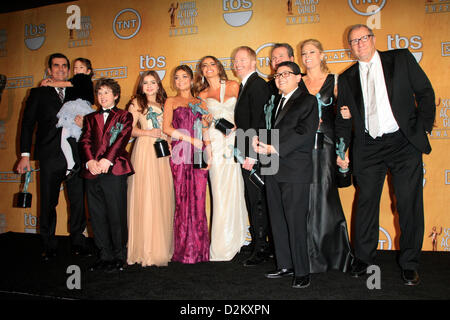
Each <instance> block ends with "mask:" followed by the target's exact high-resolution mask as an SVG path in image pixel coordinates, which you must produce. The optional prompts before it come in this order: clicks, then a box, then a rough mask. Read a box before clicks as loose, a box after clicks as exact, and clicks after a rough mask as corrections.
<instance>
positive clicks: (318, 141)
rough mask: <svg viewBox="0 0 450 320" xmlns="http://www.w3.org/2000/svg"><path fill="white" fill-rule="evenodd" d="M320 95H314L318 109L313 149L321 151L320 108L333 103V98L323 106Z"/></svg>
mask: <svg viewBox="0 0 450 320" xmlns="http://www.w3.org/2000/svg"><path fill="white" fill-rule="evenodd" d="M320 98H321V95H320V93H317V94H316V99H317V105H318V107H319V128H318V129H317V131H316V138H315V140H314V149H323V132H322V130H321V124H322V123H321V122H320V119H322V106H324V107H328V106H329V105H331V103H332V102H333V97H331V98H330V102H328V103H327V104H325V103H324V102H323V101H322V100H321V99H320Z"/></svg>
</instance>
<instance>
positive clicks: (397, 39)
mask: <svg viewBox="0 0 450 320" xmlns="http://www.w3.org/2000/svg"><path fill="white" fill-rule="evenodd" d="M387 37H388V38H387V45H388V50H393V49H405V48H409V49H412V50H418V49H421V48H422V42H421V40H422V38H421V37H420V36H412V37H411V38H407V37H401V36H400V35H398V34H396V35H394V36H391V35H390V34H388V36H387ZM411 53H412V54H413V55H414V58H416V60H417V63H419V62H420V60H422V54H423V52H422V51H419V52H411Z"/></svg>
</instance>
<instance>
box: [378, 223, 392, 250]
mask: <svg viewBox="0 0 450 320" xmlns="http://www.w3.org/2000/svg"><path fill="white" fill-rule="evenodd" d="M378 249H379V250H391V249H392V238H391V236H390V235H389V232H387V231H386V229H384V228H382V227H380V235H379V239H378Z"/></svg>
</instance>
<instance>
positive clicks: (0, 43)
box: [0, 29, 8, 57]
mask: <svg viewBox="0 0 450 320" xmlns="http://www.w3.org/2000/svg"><path fill="white" fill-rule="evenodd" d="M6 40H8V37H7V33H6V30H5V29H0V57H6V54H7V50H6Z"/></svg>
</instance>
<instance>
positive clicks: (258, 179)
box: [230, 146, 264, 189]
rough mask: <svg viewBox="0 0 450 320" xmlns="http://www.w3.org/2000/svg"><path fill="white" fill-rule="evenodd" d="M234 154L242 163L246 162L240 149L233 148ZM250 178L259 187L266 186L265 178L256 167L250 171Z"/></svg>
mask: <svg viewBox="0 0 450 320" xmlns="http://www.w3.org/2000/svg"><path fill="white" fill-rule="evenodd" d="M230 147H231V146H230ZM233 155H234V157H235V158H236V160H237V161H238V162H239V163H240V164H244V158H243V157H242V156H241V152H240V151H239V149H237V148H233ZM248 178H249V180H250V181H251V182H253V184H254V185H255V186H257V187H258V188H259V189H262V188H264V181H263V179H261V177H260V176H259V174H258V173H257V172H256V170H255V169H252V171H250V176H249V177H248Z"/></svg>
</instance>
